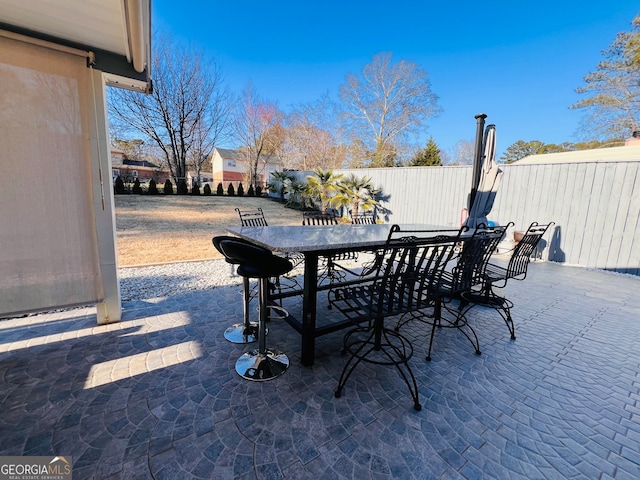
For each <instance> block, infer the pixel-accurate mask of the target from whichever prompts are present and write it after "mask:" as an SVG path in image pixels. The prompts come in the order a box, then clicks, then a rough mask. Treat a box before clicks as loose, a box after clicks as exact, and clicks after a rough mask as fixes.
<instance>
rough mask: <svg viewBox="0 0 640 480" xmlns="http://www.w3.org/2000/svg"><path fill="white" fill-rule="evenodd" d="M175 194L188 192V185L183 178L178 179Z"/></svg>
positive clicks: (186, 193)
mask: <svg viewBox="0 0 640 480" xmlns="http://www.w3.org/2000/svg"><path fill="white" fill-rule="evenodd" d="M177 194H178V195H188V194H189V187H188V186H187V182H186V181H185V180H184V178H181V179H180V180H178V185H177Z"/></svg>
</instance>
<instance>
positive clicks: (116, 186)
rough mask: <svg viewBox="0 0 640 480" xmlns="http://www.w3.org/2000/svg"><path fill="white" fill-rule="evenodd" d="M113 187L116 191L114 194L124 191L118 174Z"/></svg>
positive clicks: (120, 193)
mask: <svg viewBox="0 0 640 480" xmlns="http://www.w3.org/2000/svg"><path fill="white" fill-rule="evenodd" d="M113 188H114V190H115V192H116V195H122V194H123V193H125V190H124V182H123V181H122V179H121V178H120V175H118V178H116V183H115V184H114V185H113Z"/></svg>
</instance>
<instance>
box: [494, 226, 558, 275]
mask: <svg viewBox="0 0 640 480" xmlns="http://www.w3.org/2000/svg"><path fill="white" fill-rule="evenodd" d="M551 225H554V222H550V223H547V224H545V225H540V224H539V223H538V222H533V223H532V224H531V225H529V228H527V231H526V232H525V234H524V236H523V237H522V240H520V241H519V242H518V244H517V245H516V246H515V248H514V249H513V254H512V255H511V258H510V259H509V265H508V266H507V272H506V278H505V280H507V279H509V278H517V279H518V280H524V278H525V277H526V276H527V268H528V266H529V262H530V261H531V255H532V254H533V251H534V250H535V249H536V247H537V246H538V243H540V240H541V239H542V236H543V235H544V234H545V233H546V231H547V230H548V229H549V227H550V226H551Z"/></svg>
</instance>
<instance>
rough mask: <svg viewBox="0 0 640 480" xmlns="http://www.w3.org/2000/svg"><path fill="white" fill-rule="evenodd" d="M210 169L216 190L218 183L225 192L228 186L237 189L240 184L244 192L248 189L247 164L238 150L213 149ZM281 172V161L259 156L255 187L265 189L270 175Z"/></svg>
mask: <svg viewBox="0 0 640 480" xmlns="http://www.w3.org/2000/svg"><path fill="white" fill-rule="evenodd" d="M211 167H212V171H213V184H214V185H212V186H211V188H213V187H214V186H215V187H216V188H217V186H218V184H219V183H222V187H223V188H224V189H225V190H226V189H227V188H228V187H229V184H233V186H234V188H236V189H237V188H238V185H239V184H240V183H242V184H243V186H244V188H245V190H246V189H247V188H248V187H249V185H248V181H249V180H248V179H249V168H250V165H249V162H248V161H247V159H246V157H245V156H244V155H243V153H242V152H241V151H240V150H228V149H226V148H215V149H214V150H213V155H212V156H211ZM281 171H282V161H281V160H280V159H279V158H278V157H273V156H261V157H260V163H259V165H258V179H257V184H258V185H256V186H259V187H261V188H263V189H264V188H265V187H266V185H267V183H268V182H269V180H270V179H271V174H272V173H274V172H281Z"/></svg>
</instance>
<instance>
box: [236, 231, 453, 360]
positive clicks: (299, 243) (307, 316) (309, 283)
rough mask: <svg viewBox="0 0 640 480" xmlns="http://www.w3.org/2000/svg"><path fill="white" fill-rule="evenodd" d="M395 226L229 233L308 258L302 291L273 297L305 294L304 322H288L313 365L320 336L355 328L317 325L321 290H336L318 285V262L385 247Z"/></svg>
mask: <svg viewBox="0 0 640 480" xmlns="http://www.w3.org/2000/svg"><path fill="white" fill-rule="evenodd" d="M400 228H401V229H402V230H405V229H406V230H433V231H434V232H435V231H438V230H451V228H452V227H442V226H436V225H416V224H412V225H400ZM390 229H391V224H374V225H352V224H345V225H322V226H279V225H278V226H268V227H228V228H227V231H228V232H229V233H231V234H233V235H236V236H238V237H240V238H243V239H245V240H248V241H250V242H253V243H255V244H256V245H259V246H262V247H264V248H267V249H269V250H271V251H272V252H281V253H284V254H287V253H301V254H303V255H304V273H303V278H304V281H303V287H302V291H301V292H300V291H298V292H294V293H288V294H280V295H275V296H274V297H273V298H285V297H287V296H292V295H296V294H297V295H299V294H300V293H301V294H302V320H299V319H297V318H296V317H295V316H293V315H289V316H288V317H286V321H287V322H288V323H289V324H290V325H291V326H292V327H293V328H294V329H295V330H297V331H298V332H299V333H300V335H301V337H302V346H301V361H302V364H303V365H305V366H311V365H313V362H314V357H315V340H316V337H319V336H322V335H326V334H328V333H331V332H334V331H337V330H340V329H343V328H345V327H347V326H350V325H352V323H351V322H350V321H348V320H344V321H342V322H332V323H329V324H326V325H320V326H319V325H317V322H316V319H317V311H316V309H317V294H318V291H321V290H327V289H329V288H333V287H334V286H335V285H336V284H332V285H322V286H320V285H318V259H319V258H321V257H324V256H328V255H333V254H337V253H341V252H361V251H367V250H376V249H380V248H382V247H384V245H385V244H386V241H387V238H388V236H389V231H390Z"/></svg>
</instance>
